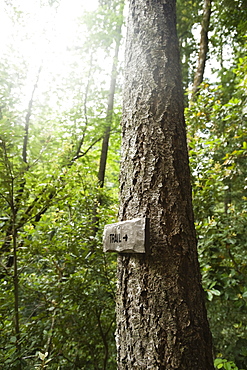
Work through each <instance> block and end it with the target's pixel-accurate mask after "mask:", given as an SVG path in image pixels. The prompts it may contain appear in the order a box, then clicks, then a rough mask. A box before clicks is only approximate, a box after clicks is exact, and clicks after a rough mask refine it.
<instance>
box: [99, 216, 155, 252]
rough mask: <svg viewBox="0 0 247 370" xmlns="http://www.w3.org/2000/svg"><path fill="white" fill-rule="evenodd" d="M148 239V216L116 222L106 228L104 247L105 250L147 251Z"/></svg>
mask: <svg viewBox="0 0 247 370" xmlns="http://www.w3.org/2000/svg"><path fill="white" fill-rule="evenodd" d="M147 239H148V219H147V218H134V219H133V220H128V221H121V222H116V223H114V224H110V225H106V226H105V228H104V233H103V249H104V252H119V253H145V251H146V248H145V247H146V245H147Z"/></svg>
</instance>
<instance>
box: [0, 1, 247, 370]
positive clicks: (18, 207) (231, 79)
mask: <svg viewBox="0 0 247 370" xmlns="http://www.w3.org/2000/svg"><path fill="white" fill-rule="evenodd" d="M63 3H64V2H63V1H43V2H42V4H41V3H40V4H39V6H38V8H36V13H35V9H34V10H33V13H32V10H31V9H30V10H27V9H26V8H23V7H22V6H21V2H19V3H18V5H17V6H14V5H13V3H12V2H11V1H5V3H4V12H5V16H6V19H8V22H9V23H8V24H9V25H11V27H12V30H11V32H12V33H11V37H9V38H8V42H7V44H6V45H5V48H4V50H3V52H2V55H1V61H0V79H1V84H0V171H1V177H0V225H1V231H0V235H1V237H0V239H1V254H0V283H1V284H0V302H1V304H0V331H1V336H0V369H3V370H5V369H18V370H19V369H27V370H28V369H34V368H36V369H44V368H48V369H51V370H52V369H87V370H90V369H95V370H96V369H108V370H111V369H115V368H116V363H115V340H114V331H115V299H114V296H115V270H116V256H115V255H112V254H104V253H103V252H102V230H103V227H104V225H105V224H107V223H112V222H114V220H116V219H117V213H118V174H119V159H120V120H121V87H122V81H123V77H122V76H123V66H122V64H123V63H122V59H123V57H122V54H123V53H122V51H123V45H124V42H123V41H124V36H121V30H122V33H123V34H124V32H123V31H124V30H125V28H124V21H125V19H124V14H125V12H124V13H123V5H124V2H123V1H121V0H99V1H98V4H97V8H96V9H94V10H93V11H86V10H83V11H82V13H80V14H78V17H77V20H76V23H75V24H74V26H73V27H74V33H73V38H71V37H69V36H68V38H67V39H66V40H65V41H66V42H67V44H66V42H65V41H64V45H62V46H61V45H60V46H55V45H58V40H59V39H58V34H59V32H61V30H60V29H59V28H57V29H56V31H55V32H54V30H53V28H52V24H53V23H52V22H50V23H49V19H51V20H52V17H54V19H56V17H58V14H59V9H60V8H61V6H62V4H63ZM37 9H38V12H37ZM202 9H203V1H201V0H196V1H192V0H186V1H182V0H181V1H180V0H178V1H177V24H178V36H179V42H180V50H181V65H182V73H183V83H184V91H185V117H186V123H187V131H188V148H189V154H190V165H191V181H192V190H193V201H194V213H195V225H196V229H197V234H198V254H199V261H200V264H201V271H202V282H203V288H204V290H205V297H206V300H207V309H208V318H209V322H210V326H211V330H212V334H213V340H214V356H215V367H216V368H217V369H220V368H222V369H227V370H228V369H247V350H246V348H247V337H246V331H247V276H246V275H247V257H246V253H245V251H246V247H247V245H246V243H247V242H246V228H247V205H246V201H247V184H246V179H247V168H246V157H247V131H246V129H247V124H246V117H247V79H246V72H247V58H246V56H245V54H246V30H247V25H246V10H247V9H246V5H245V2H244V1H241V0H235V1H232V0H231V1H230V0H215V1H212V14H211V20H210V29H209V35H208V38H209V45H208V54H207V61H206V70H205V72H204V80H203V83H202V84H201V86H200V88H199V91H198V93H197V94H196V97H195V98H193V99H192V97H191V88H192V85H193V77H194V73H195V68H196V63H197V54H198V47H199V46H198V44H199V38H198V34H199V32H198V30H200V24H201V19H202ZM222 9H223V10H222ZM40 13H41V14H44V15H47V14H48V13H49V14H50V15H49V17H50V18H49V19H48V21H47V22H46V23H45V24H44V25H40V24H38V25H37V26H36V29H35V32H33V34H32V31H31V29H30V27H31V24H32V22H31V20H33V19H34V20H36V22H37V21H38V19H39V18H38V17H39V16H38V14H40ZM47 17H48V16H47ZM52 21H53V20H52ZM41 23H42V22H41ZM59 30H60V31H59ZM52 32H53V33H52ZM56 32H57V33H56ZM66 32H67V34H68V35H69V32H68V29H67V28H66V27H65V34H66ZM52 35H53V38H52V37H51V36H52ZM56 37H57V38H56ZM121 38H122V41H121V44H120V53H118V55H117V59H118V64H116V45H117V43H118V42H119V41H120V39H121ZM41 40H42V42H41ZM43 44H44V45H45V46H44V47H43V48H41V46H40V45H43ZM18 45H19V46H18ZM26 45H29V48H30V45H31V46H32V48H33V49H32V50H31V51H28V52H27V51H26V50H27V49H26ZM24 46H25V47H24ZM55 54H56V58H57V59H55V62H54V63H55V66H54V65H53V66H51V61H52V60H53V59H52V57H54V55H55ZM31 56H32V57H31ZM102 61H103V62H102ZM60 62H61V63H60ZM114 64H115V67H116V68H117V84H116V86H115V89H114V92H113V93H112V92H111V94H113V95H114V109H112V110H110V111H109V95H110V86H112V85H111V81H112V78H113V77H114V76H113V75H112V73H116V72H114V69H113V68H112V66H113V65H114ZM115 77H116V76H115ZM107 133H109V147H108V150H107V154H108V155H107V164H106V170H105V176H104V181H103V183H104V186H102V181H99V165H100V158H101V156H102V141H103V139H104V138H105V137H106V134H107Z"/></svg>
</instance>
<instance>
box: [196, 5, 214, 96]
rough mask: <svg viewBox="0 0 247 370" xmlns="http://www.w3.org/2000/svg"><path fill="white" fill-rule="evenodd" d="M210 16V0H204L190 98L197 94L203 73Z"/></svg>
mask: <svg viewBox="0 0 247 370" xmlns="http://www.w3.org/2000/svg"><path fill="white" fill-rule="evenodd" d="M210 16H211V0H204V4H203V16H202V23H201V37H200V49H199V54H198V63H197V69H196V72H195V76H194V81H193V87H192V98H193V97H194V96H195V95H196V94H197V92H198V90H199V86H200V84H201V83H202V81H203V75H204V71H205V65H206V60H207V53H208V32H209V25H210Z"/></svg>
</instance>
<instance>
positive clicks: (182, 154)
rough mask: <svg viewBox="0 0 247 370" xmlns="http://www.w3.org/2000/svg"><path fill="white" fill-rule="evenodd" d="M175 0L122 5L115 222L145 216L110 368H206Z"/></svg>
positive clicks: (127, 266) (126, 261) (128, 261)
mask: <svg viewBox="0 0 247 370" xmlns="http://www.w3.org/2000/svg"><path fill="white" fill-rule="evenodd" d="M175 8H176V2H175V0H151V1H150V0H131V2H130V10H129V24H128V35H127V43H126V72H125V73H126V76H125V91H124V107H123V120H122V161H121V175H120V187H121V199H120V211H119V213H120V219H121V220H126V219H132V218H135V217H142V216H143V217H147V218H149V219H150V246H149V249H148V251H147V252H146V254H139V255H138V254H132V255H131V254H122V255H119V259H118V294H117V337H116V339H117V352H118V369H119V370H120V369H121V370H123V369H128V370H130V369H138V370H140V369H143V370H144V369H145V370H146V369H152V370H156V369H179V370H188V369H191V370H192V369H193V370H194V369H196V370H213V369H214V367H213V361H212V344H211V334H210V330H209V326H208V322H207V317H206V310H205V305H204V293H203V290H202V287H201V282H200V271H199V264H198V260H197V249H196V236H195V230H194V223H193V211H192V200H191V187H190V173H189V165H188V155H187V143H186V133H185V124H184V116H183V94H182V83H181V74H180V62H179V51H178V40H177V35H176V15H175Z"/></svg>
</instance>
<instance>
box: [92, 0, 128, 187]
mask: <svg viewBox="0 0 247 370" xmlns="http://www.w3.org/2000/svg"><path fill="white" fill-rule="evenodd" d="M119 5H120V9H119V15H118V16H119V21H118V22H119V23H118V25H117V28H116V36H115V43H116V44H115V52H114V57H113V63H112V70H111V82H110V88H109V95H108V101H107V111H106V128H105V132H104V137H103V141H102V147H101V155H100V164H99V171H98V179H99V185H100V187H101V188H103V187H104V181H105V170H106V161H107V154H108V146H109V140H110V133H111V125H112V114H113V107H114V95H115V90H116V81H117V64H118V54H119V48H120V43H121V38H122V25H123V10H124V1H123V0H120V1H119Z"/></svg>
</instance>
